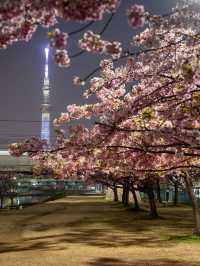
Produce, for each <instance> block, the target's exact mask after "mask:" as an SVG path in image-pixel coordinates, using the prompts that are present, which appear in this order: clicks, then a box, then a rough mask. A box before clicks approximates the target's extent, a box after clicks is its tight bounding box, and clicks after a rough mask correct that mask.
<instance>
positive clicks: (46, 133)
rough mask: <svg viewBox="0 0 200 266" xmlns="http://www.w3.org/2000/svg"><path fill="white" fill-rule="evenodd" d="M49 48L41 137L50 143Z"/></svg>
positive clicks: (46, 54)
mask: <svg viewBox="0 0 200 266" xmlns="http://www.w3.org/2000/svg"><path fill="white" fill-rule="evenodd" d="M48 59H49V48H45V76H44V85H43V88H42V92H43V104H42V126H41V139H44V140H46V141H47V143H48V144H49V143H50V112H49V107H50V104H49V89H50V87H49V68H48Z"/></svg>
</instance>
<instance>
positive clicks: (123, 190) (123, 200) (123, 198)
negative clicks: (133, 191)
mask: <svg viewBox="0 0 200 266" xmlns="http://www.w3.org/2000/svg"><path fill="white" fill-rule="evenodd" d="M125 193H126V185H125V182H124V183H123V189H122V203H123V204H124V202H125Z"/></svg>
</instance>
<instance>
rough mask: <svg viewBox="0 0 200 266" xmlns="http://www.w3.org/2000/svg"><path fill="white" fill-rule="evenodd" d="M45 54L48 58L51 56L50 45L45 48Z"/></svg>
mask: <svg viewBox="0 0 200 266" xmlns="http://www.w3.org/2000/svg"><path fill="white" fill-rule="evenodd" d="M45 55H46V60H48V57H49V48H48V47H46V48H45Z"/></svg>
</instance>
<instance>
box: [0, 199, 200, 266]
mask: <svg viewBox="0 0 200 266" xmlns="http://www.w3.org/2000/svg"><path fill="white" fill-rule="evenodd" d="M159 213H160V218H159V219H156V220H151V219H149V217H148V212H145V211H144V212H139V213H138V212H134V211H133V210H131V209H124V208H123V207H122V205H121V204H119V203H113V202H109V201H106V200H105V199H104V198H103V197H92V196H90V197H89V196H88V197H86V196H85V197H84V196H82V197H66V198H63V199H59V200H56V201H51V202H47V203H43V204H39V205H34V206H31V207H27V208H25V209H22V210H2V211H0V265H1V266H50V265H51V266H171V265H175V266H200V240H199V239H196V238H192V237H191V238H190V237H187V235H190V234H191V232H192V228H193V222H192V212H191V210H190V208H189V207H184V206H182V207H178V208H175V207H162V208H160V209H159Z"/></svg>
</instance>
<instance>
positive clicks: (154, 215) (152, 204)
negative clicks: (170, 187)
mask: <svg viewBox="0 0 200 266" xmlns="http://www.w3.org/2000/svg"><path fill="white" fill-rule="evenodd" d="M147 189H148V190H147V194H148V198H149V207H150V213H149V214H150V217H151V218H157V217H158V212H157V207H156V202H155V196H154V192H153V187H152V185H149V186H148V188H147Z"/></svg>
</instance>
